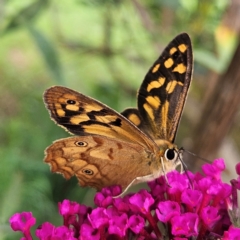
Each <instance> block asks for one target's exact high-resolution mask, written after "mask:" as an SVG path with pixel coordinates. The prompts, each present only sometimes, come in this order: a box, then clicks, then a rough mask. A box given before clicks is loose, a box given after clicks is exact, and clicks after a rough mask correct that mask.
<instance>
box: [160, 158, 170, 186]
mask: <svg viewBox="0 0 240 240" xmlns="http://www.w3.org/2000/svg"><path fill="white" fill-rule="evenodd" d="M160 159H161V163H162V168H163V175H164V178H165V180H166V182H167V185H168V186H169V187H171V186H170V184H169V182H168V178H167V175H166V171H165V166H164V163H163V158H162V157H161V158H160Z"/></svg>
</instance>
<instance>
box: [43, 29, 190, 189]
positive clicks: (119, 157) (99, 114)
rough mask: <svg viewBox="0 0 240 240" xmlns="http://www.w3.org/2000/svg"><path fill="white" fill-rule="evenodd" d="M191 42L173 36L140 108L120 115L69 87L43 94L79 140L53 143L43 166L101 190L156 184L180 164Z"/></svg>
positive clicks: (142, 94)
mask: <svg viewBox="0 0 240 240" xmlns="http://www.w3.org/2000/svg"><path fill="white" fill-rule="evenodd" d="M192 59H193V58H192V47H191V40H190V38H189V36H188V35H187V34H186V33H182V34H180V35H178V36H177V37H175V38H174V39H173V40H172V41H171V42H170V43H169V45H168V46H167V47H166V48H165V50H164V51H163V53H162V54H161V56H160V57H159V58H158V59H157V61H156V62H155V63H154V64H153V66H152V67H151V68H150V70H149V71H148V73H147V75H146V76H145V78H144V80H143V83H142V85H141V87H140V89H139V91H138V109H126V110H125V111H123V112H122V114H120V113H118V112H116V111H114V110H113V109H111V108H109V107H108V106H106V105H104V104H102V103H100V102H98V101H97V100H95V99H92V98H90V97H87V96H85V95H83V94H81V93H79V92H76V91H74V90H71V89H68V88H66V87H61V86H55V87H51V88H49V89H47V90H46V91H45V93H44V102H45V104H46V107H47V109H48V110H49V113H50V115H51V118H52V119H53V120H54V121H55V122H56V123H57V124H59V125H60V126H61V127H63V128H64V129H66V130H67V131H69V132H70V133H73V134H75V135H76V136H73V137H69V138H64V139H60V140H57V141H55V142H54V143H53V144H52V145H51V146H49V147H48V148H47V149H46V157H45V159H44V161H45V162H47V163H49V164H50V166H51V171H52V172H58V173H61V174H63V176H64V177H65V178H66V179H69V178H71V177H72V176H73V175H75V176H76V177H77V178H78V181H79V184H80V185H81V186H90V187H94V188H96V189H97V190H100V189H102V188H103V187H106V186H111V185H121V187H122V190H123V192H125V191H126V190H127V189H128V188H129V187H130V186H131V185H133V184H136V183H139V182H145V181H150V180H153V179H155V178H157V177H159V176H161V175H163V174H166V173H167V172H169V171H172V170H174V169H175V168H176V166H178V165H180V164H181V162H180V156H179V155H180V152H179V150H178V148H177V146H176V145H175V144H174V139H175V136H176V132H177V128H178V124H179V121H180V118H181V114H182V110H183V106H184V103H185V100H186V96H187V92H188V88H189V85H190V82H191V74H192V66H193V63H192V61H193V60H192Z"/></svg>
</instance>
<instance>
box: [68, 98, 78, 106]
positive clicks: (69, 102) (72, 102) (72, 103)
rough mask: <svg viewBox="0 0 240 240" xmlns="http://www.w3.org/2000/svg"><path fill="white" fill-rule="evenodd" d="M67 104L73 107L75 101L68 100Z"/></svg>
mask: <svg viewBox="0 0 240 240" xmlns="http://www.w3.org/2000/svg"><path fill="white" fill-rule="evenodd" d="M67 104H71V105H74V104H76V101H75V100H71V99H69V100H67Z"/></svg>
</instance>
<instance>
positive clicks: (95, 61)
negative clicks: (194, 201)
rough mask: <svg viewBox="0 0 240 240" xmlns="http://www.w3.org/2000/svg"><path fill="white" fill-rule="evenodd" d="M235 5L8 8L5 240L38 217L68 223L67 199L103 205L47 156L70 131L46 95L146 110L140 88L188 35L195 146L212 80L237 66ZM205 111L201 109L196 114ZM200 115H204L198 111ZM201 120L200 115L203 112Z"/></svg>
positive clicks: (2, 136) (109, 0) (0, 88)
mask: <svg viewBox="0 0 240 240" xmlns="http://www.w3.org/2000/svg"><path fill="white" fill-rule="evenodd" d="M229 3H230V1H228V0H213V1H208V0H201V1H200V0H191V1H188V0H179V1H176V0H158V1H154V0H142V1H140V0H131V1H126V0H125V1H120V0H99V1H98V0H75V1H67V0H62V1H54V0H38V1H37V0H35V1H34V0H21V1H19V0H8V1H1V2H0V19H1V21H0V33H1V37H0V51H1V52H0V109H1V113H0V157H1V159H0V161H1V166H0V224H1V225H0V239H18V238H20V237H19V236H20V235H19V234H17V233H13V232H12V231H11V230H10V228H9V224H8V219H9V217H10V216H11V215H12V214H13V213H15V212H21V211H31V212H33V214H34V216H35V217H36V218H37V224H36V226H38V225H40V224H41V223H42V222H44V221H49V222H52V223H54V224H55V225H60V224H62V222H61V217H59V215H58V210H57V202H59V201H62V200H63V199H65V198H67V199H71V200H74V201H78V202H81V203H87V204H90V203H92V202H93V200H92V198H93V196H94V190H89V189H87V188H86V189H82V188H80V187H78V186H77V181H76V179H72V180H70V181H66V180H65V179H63V178H62V177H61V176H60V175H57V174H51V173H50V170H49V167H48V165H47V164H44V163H43V158H44V149H45V148H46V147H47V146H48V145H50V144H51V143H52V141H54V140H57V139H59V138H63V137H68V136H69V134H68V133H66V132H65V131H64V130H63V129H61V128H60V127H58V126H57V125H55V124H54V123H53V121H51V120H50V118H49V114H48V112H47V110H46V109H45V106H44V103H43V101H42V95H43V92H44V90H45V89H46V88H48V87H50V86H52V85H63V86H66V87H69V88H72V89H74V90H76V91H79V92H81V93H83V94H85V95H88V96H91V97H94V98H96V99H98V100H100V101H101V102H103V103H105V104H107V105H109V106H110V107H112V108H114V109H116V110H117V111H122V110H123V109H124V108H126V107H129V106H136V97H135V96H136V91H137V89H138V87H139V86H140V84H141V82H142V80H143V78H144V76H145V74H146V72H147V71H148V69H149V67H150V66H151V65H152V64H153V62H154V61H155V60H156V59H157V58H158V56H159V54H160V53H161V50H163V48H164V47H165V46H166V45H167V44H168V42H169V41H171V40H172V39H173V38H174V37H175V36H176V35H177V34H179V33H181V32H187V33H189V35H190V36H191V38H192V42H193V49H194V60H195V62H194V64H195V66H194V75H193V83H192V86H191V90H190V94H189V97H188V100H187V104H186V108H185V110H184V116H183V119H182V123H181V124H180V129H179V134H178V138H177V144H178V145H179V146H184V143H186V145H187V144H188V143H189V142H191V141H194V139H192V136H191V134H190V133H191V129H192V126H193V123H196V122H197V119H196V116H195V118H194V117H193V115H195V114H194V113H195V112H196V109H198V110H199V111H200V108H199V105H200V103H201V101H202V99H203V98H204V92H206V91H207V89H208V86H209V79H210V76H211V74H213V73H214V74H215V75H221V74H222V73H223V72H224V71H225V70H226V69H227V67H228V64H229V62H230V60H231V58H232V55H233V53H234V49H235V47H236V42H237V31H236V30H235V29H231V28H230V27H229V25H227V27H226V22H225V20H224V19H225V16H226V13H227V11H228V9H229V8H230V7H231V6H229ZM196 106H197V107H196ZM193 109H195V110H193ZM197 116H198V115H197Z"/></svg>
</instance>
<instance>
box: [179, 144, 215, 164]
mask: <svg viewBox="0 0 240 240" xmlns="http://www.w3.org/2000/svg"><path fill="white" fill-rule="evenodd" d="M180 150H182V151H185V152H187V153H188V154H190V155H192V156H194V157H196V158H199V159H201V160H203V161H204V162H207V163H212V162H211V161H210V160H208V159H206V158H203V157H200V156H198V155H197V154H195V153H193V152H190V151H188V150H186V149H184V148H183V147H181V148H180Z"/></svg>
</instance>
